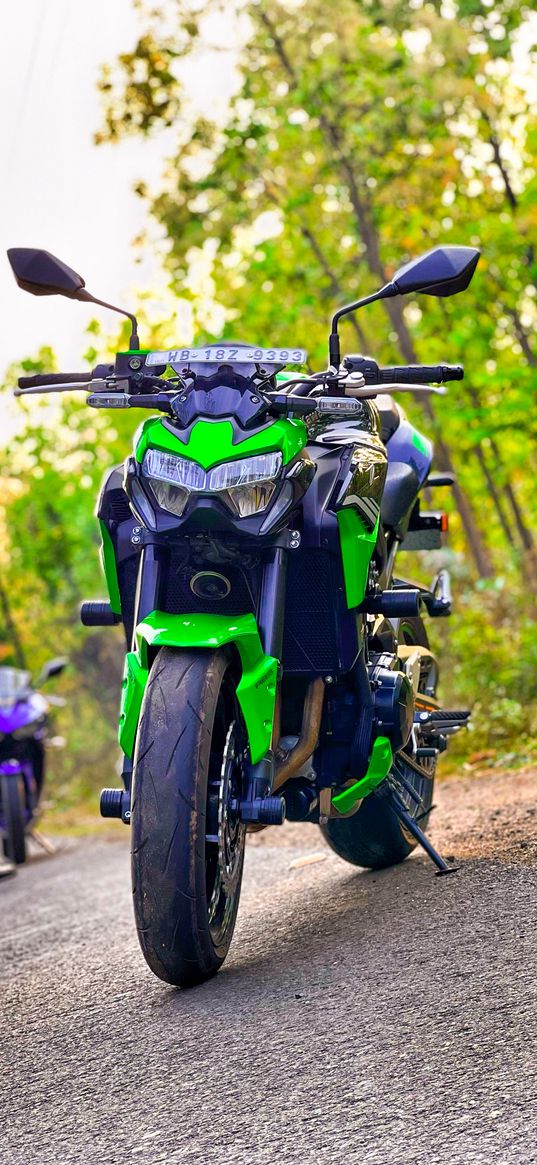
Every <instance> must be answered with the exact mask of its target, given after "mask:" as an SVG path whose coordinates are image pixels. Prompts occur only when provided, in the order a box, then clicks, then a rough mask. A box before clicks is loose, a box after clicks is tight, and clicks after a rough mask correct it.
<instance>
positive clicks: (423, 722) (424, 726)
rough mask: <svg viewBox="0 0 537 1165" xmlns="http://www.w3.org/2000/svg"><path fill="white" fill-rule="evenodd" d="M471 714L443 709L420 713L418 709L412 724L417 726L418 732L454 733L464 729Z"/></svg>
mask: <svg viewBox="0 0 537 1165" xmlns="http://www.w3.org/2000/svg"><path fill="white" fill-rule="evenodd" d="M471 715H472V713H471V712H466V711H456V712H448V711H445V710H444V709H443V708H439V709H438V710H436V709H435V711H434V712H426V711H420V710H419V709H418V710H417V711H416V712H415V713H414V724H416V725H417V726H419V729H420V732H423V733H424V734H426V733H433V732H441V733H443V732H456V731H457V729H459V728H466V727H467V725H468V721H469V719H470V716H471Z"/></svg>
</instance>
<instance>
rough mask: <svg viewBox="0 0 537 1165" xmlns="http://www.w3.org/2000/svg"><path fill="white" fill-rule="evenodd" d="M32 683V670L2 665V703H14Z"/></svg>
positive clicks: (0, 669)
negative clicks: (21, 669)
mask: <svg viewBox="0 0 537 1165" xmlns="http://www.w3.org/2000/svg"><path fill="white" fill-rule="evenodd" d="M29 684H30V672H29V671H20V670H19V668H16V667H0V704H3V705H6V704H14V703H15V700H16V699H17V696H18V695H20V693H21V692H24V691H26V689H27V688H28V687H29Z"/></svg>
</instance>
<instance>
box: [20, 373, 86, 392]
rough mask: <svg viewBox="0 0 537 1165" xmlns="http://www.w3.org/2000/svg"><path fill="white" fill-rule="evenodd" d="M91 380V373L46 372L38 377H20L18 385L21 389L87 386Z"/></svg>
mask: <svg viewBox="0 0 537 1165" xmlns="http://www.w3.org/2000/svg"><path fill="white" fill-rule="evenodd" d="M88 380H91V372H90V371H89V369H88V371H87V372H46V373H38V374H37V376H20V377H19V379H18V381H17V384H18V386H19V388H39V387H40V386H41V385H47V384H67V383H69V384H86V382H87V381H88Z"/></svg>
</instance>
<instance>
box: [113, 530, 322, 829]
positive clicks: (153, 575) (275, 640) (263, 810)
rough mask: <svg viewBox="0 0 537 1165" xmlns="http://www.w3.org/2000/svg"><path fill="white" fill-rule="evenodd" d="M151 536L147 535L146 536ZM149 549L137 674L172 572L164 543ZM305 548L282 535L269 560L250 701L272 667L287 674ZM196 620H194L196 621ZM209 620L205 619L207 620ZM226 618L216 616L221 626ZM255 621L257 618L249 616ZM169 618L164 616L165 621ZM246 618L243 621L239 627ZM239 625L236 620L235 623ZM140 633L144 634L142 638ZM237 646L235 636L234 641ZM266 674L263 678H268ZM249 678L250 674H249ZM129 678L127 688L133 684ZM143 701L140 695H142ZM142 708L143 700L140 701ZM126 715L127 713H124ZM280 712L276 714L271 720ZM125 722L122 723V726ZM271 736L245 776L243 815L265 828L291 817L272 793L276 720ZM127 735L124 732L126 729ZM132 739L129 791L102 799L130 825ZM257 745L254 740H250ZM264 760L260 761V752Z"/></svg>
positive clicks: (138, 619) (150, 543) (138, 615)
mask: <svg viewBox="0 0 537 1165" xmlns="http://www.w3.org/2000/svg"><path fill="white" fill-rule="evenodd" d="M146 537H147V536H146ZM144 542H145V544H144V546H143V549H142V553H141V561H140V568H139V571H138V581H137V586H136V596H135V604H134V628H135V630H134V634H133V643H132V651H131V653H130V655H129V656H128V657H127V659H128V660H129V659H130V661H131V666H132V667H133V668H134V669H135V670H136V668H137V667H138V666H139V665H137V663H136V653H137V652H138V650H139V646H140V643H139V634H140V628H141V627H143V625H144V622H145V623H146V624H147V622H149V621H150V619H149V617H150V616H151V615H152V613H153V612H159V611H160V610H161V607H162V605H163V598H164V584H165V578H166V569H167V564H168V553H169V552H168V548H167V546H165V545H163V544H162V543H160V542H159V541H158V540H152V539H151V540H149V539H148V540H147V541H145V539H144ZM299 543H300V536H299V535H298V533H297V532H296V531H285V532H284V533H283V534H282V535H280V537H279V540H278V544H277V545H273V546H272V547H271V548H270V550H269V551H268V553H267V557H266V559H265V561H264V563H263V570H262V578H261V588H260V596H259V604H258V611H257V617H256V623H257V631H258V632H259V634H258V635H257V631H256V635H255V638H256V639H257V649H256V648H255V645H254V646H253V647H250V649H249V652H247V651H246V648H244V652H243V650H242V644H241V642H239V643H238V644H237V645H238V647H239V653H240V654H241V658H242V660H243V667H244V666H245V659H246V655H247V654H250V655H251V656H253V657H252V658H250V659H249V660H248V666H249V667H257V668H258V669H259V668H260V669H261V672H260V674H259V679H258V680H257V681H256V682H255V683H254V684H253V687H252V683H251V682H250V690H249V693H246V692H245V693H244V694H243V699H244V700H246V699H247V698H248V699H249V701H250V706H251V700H252V695H253V694H254V693H255V692H257V691H258V690H259V695H258V696H257V702H259V701H260V700H261V699H262V697H263V694H264V688H265V685H266V673H267V667H266V666H265V665H264V664H263V660H264V661H266V665H267V666H268V667H269V668H270V666H271V665H272V667H273V669H274V668H276V661H278V676H277V679H278V680H279V679H280V673H281V659H282V651H283V631H284V613H285V588H286V578H287V560H288V554H289V552H290V550H291V549H294V548H296V547H298V545H299ZM195 618H196V617H195V616H193V620H192V621H194V620H195ZM202 618H203V617H202ZM218 618H220V619H222V618H223V617H222V616H216V617H215V622H216V621H217V620H218ZM249 618H250V619H251V620H252V622H253V617H252V616H250V617H249ZM165 619H166V617H164V620H165ZM171 619H172V621H173V620H174V619H180V617H179V616H171ZM242 619H243V617H238V618H237V624H238V623H239V621H240V620H242ZM233 622H234V620H233V619H231V623H233ZM137 629H138V634H137ZM235 631H237V632H238V631H239V627H238V626H237V627H235ZM228 641H233V637H231V639H228ZM211 643H212V639H211V640H210V641H209V642H199V643H197V646H210V644H211ZM177 646H186V644H185V643H183V642H181V643H179V642H178V643H177ZM263 672H264V673H265V674H262V673H263ZM243 676H244V670H243ZM128 683H129V680H128V679H127V677H126V678H125V680H124V684H127V685H128ZM241 686H242V685H239V691H238V694H239V698H240V696H241V690H240V689H241ZM138 694H139V696H140V693H138ZM139 703H141V698H140V700H139ZM243 712H244V713H245V715H246V719H247V726H248V715H247V711H246V708H245V707H244V705H243ZM123 715H124V714H123ZM273 715H274V713H273V711H272V712H271V717H273ZM120 723H121V722H120ZM265 724H266V728H267V731H268V738H267V743H268V748H267V747H265V746H264V747H263V750H260V749H259V748H258V757H255V758H254V762H251V761H250V763H248V764H247V766H246V771H245V781H244V790H243V793H244V795H243V797H242V799H241V805H240V812H241V817H242V819H243V820H244V821H259V822H262V823H263V824H267V825H268V824H278V823H281V821H283V818H284V815H285V803H284V801H283V798H282V797H281V796H276V797H271V796H270V792H271V789H272V785H273V781H274V769H275V757H274V752H273V750H272V748H271V747H270V743H271V738H272V731H273V726H274V720H273V719H271V722H270V724H269V723H268V721H265ZM120 735H121V729H120ZM130 735H131V736H132V739H130V738H129V742H128V744H127V745H125V747H126V749H127V751H126V753H125V756H124V763H123V769H122V779H123V784H124V787H125V792H122V791H121V790H105V791H104V793H103V797H102V799H101V812H102V813H103V815H104V816H116V817H121V818H122V819H123V821H125V822H128V821H129V820H130V798H129V794H130V788H131V782H132V756H133V740H134V737H133V734H132V733H131V734H130ZM250 743H251V737H250ZM260 751H262V752H263V755H262V756H261V758H260V759H259V752H260Z"/></svg>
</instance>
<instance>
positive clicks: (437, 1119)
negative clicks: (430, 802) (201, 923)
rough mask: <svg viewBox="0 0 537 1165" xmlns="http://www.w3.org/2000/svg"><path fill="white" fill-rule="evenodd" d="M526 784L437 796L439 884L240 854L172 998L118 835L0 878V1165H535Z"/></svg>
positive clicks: (479, 784)
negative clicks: (230, 931) (233, 913)
mask: <svg viewBox="0 0 537 1165" xmlns="http://www.w3.org/2000/svg"><path fill="white" fill-rule="evenodd" d="M536 788H537V780H536V773H535V771H534V770H530V769H528V770H527V771H526V770H524V771H519V772H518V773H513V774H500V773H482V774H481V775H479V776H477V775H476V776H472V777H470V776H468V777H466V776H464V777H463V778H462V779H452V778H449V780H444V781H442V782H440V783H439V787H438V797H437V803H438V806H439V807H438V809H437V811H436V815H437V820H436V824H435V826H434V831H435V832H434V837H435V841H436V842H437V844H439V845H442V847H443V849H444V852H446V853H451V854H453V855H454V856H455V857H457V858H462V859H463V863H462V868H461V871H460V873H459V874H458V875H457V876H454V877H451V878H435V877H434V875H433V873H432V870H431V867H430V865H429V863H428V862H427V861H426V860H425V859H424V858H423V857H422V856H421V855H414V856H412V857H411V858H410V860H409V861H407V862H406V863H404V864H403V865H402V866H399V867H396V868H394V869H391V870H386V871H382V872H380V873H376V874H371V873H367V872H360V871H356V870H354V869H352V868H351V867H349V866H347V865H345V864H344V863H343V862H341V861H340V860H339V859H338V858H337V857H336V856H335V855H334V854H333V853H332V852H331V851H329V850H328V849H327V848H326V847H325V846H324V845H323V842H322V838H321V835H320V833H319V831H318V830H317V829H315V828H312V827H309V828H307V827H295V826H287V827H284V828H282V830H281V831H278V830H275V829H273V830H267V831H265V832H264V833H260V834H258V835H257V836H255V837H254V836H253V837H251V838H250V841H249V846H248V853H247V860H246V872H245V880H244V891H243V900H242V903H241V910H240V913H239V922H238V926H237V932H236V936H235V940H234V943H233V946H232V950H231V952H230V957H229V960H228V962H227V963H226V965H225V968H224V970H223V971H222V972H221V973H220V975H218V976H217V977H216V978H215V979H214V980H212V981H211V982H209V983H207V984H204V985H203V986H202V987H200V988H196V989H195V990H191V991H188V992H179V991H175V990H174V989H173V988H169V987H167V986H165V985H164V984H162V983H160V982H159V981H158V980H156V979H155V978H153V976H152V975H151V974H150V972H149V971H148V969H147V968H146V967H145V964H144V962H143V960H142V957H141V954H140V952H139V950H138V946H137V942H136V938H135V935H134V927H133V920H132V906H131V901H130V899H131V894H130V886H129V859H128V836H127V830H126V829H124V828H123V827H121V828H120V829H118V832H117V833H116V834H115V835H114V837H113V839H111V840H103V839H101V838H99V839H85V840H83V841H79V840H76V841H75V840H71V841H69V842H64V843H63V845H64V846H65V848H64V849H63V850H62V851H61V852H59V853H58V855H57V856H56V857H54V858H52V859H46V858H45V859H37V860H34V861H32V862H30V863H29V865H28V867H27V868H26V869H24V870H21V871H20V873H19V874H18V876H17V877H16V878H13V879H10V880H7V881H5V882H3V883H0V904H1V905H0V908H1V911H2V943H1V945H0V999H1V1007H0V1048H1V1049H2V1059H3V1064H4V1068H3V1071H2V1074H1V1077H0V1128H1V1129H2V1132H1V1134H0V1161H1V1162H2V1165H4V1162H5V1165H79V1163H80V1165H126V1163H130V1162H136V1163H139V1165H160V1163H161V1162H166V1163H170V1165H274V1162H278V1165H310V1162H316V1161H317V1160H319V1161H320V1162H322V1163H323V1165H324V1163H325V1162H326V1163H328V1165H534V1163H536V1162H537V1150H536V1147H535V1146H536V1142H537V1137H536V1132H537V1110H536V1105H535V1097H536V1093H537V1087H536V1085H537V1054H536V1052H537V1008H536V1004H537V998H536V997H537V975H536V973H535V972H536V968H537V922H536V917H535V899H536V890H537V869H535V868H533V867H532V864H531V862H532V861H533V860H534V857H535V845H534V836H535V831H534V826H535V817H534V814H533V813H531V812H529V810H531V809H532V808H533V804H534V799H535V791H536ZM504 802H505V804H506V806H507V809H506V815H505V817H504V818H503V819H500V818H499V817H498V816H495V814H497V810H498V809H499V808H500V807H502V806H503V805H504ZM494 831H495V832H494ZM524 842H526V843H527V845H524V844H523V843H524Z"/></svg>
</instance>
